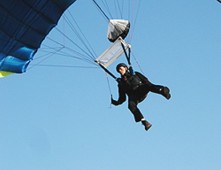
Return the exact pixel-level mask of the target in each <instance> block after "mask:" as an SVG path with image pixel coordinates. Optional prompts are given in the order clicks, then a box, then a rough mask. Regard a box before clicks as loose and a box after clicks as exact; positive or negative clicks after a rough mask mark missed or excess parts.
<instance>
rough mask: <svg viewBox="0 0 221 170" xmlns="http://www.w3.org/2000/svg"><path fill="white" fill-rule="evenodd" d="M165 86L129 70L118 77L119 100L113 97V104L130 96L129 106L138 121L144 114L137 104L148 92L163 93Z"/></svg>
mask: <svg viewBox="0 0 221 170" xmlns="http://www.w3.org/2000/svg"><path fill="white" fill-rule="evenodd" d="M163 88H164V86H161V85H155V84H152V83H151V82H150V81H149V80H148V79H147V78H146V77H145V76H144V75H142V74H141V73H139V72H135V73H134V74H133V75H132V74H130V72H129V71H128V72H127V73H126V74H125V75H123V76H122V77H121V78H119V79H118V91H119V98H118V100H113V99H112V104H114V105H120V104H122V103H123V102H125V101H126V95H127V96H128V108H129V110H130V111H131V112H132V113H133V115H134V119H135V121H136V122H139V121H141V119H143V118H144V117H143V115H142V113H141V112H140V110H139V109H138V107H137V105H138V103H140V102H141V101H143V100H144V99H145V97H146V96H147V94H148V92H149V91H151V92H154V93H158V94H162V95H163Z"/></svg>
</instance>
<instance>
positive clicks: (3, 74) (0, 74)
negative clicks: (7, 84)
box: [0, 71, 12, 78]
mask: <svg viewBox="0 0 221 170" xmlns="http://www.w3.org/2000/svg"><path fill="white" fill-rule="evenodd" d="M10 74H12V72H8V71H0V78H3V77H5V76H8V75H10Z"/></svg>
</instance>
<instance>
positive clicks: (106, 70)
mask: <svg viewBox="0 0 221 170" xmlns="http://www.w3.org/2000/svg"><path fill="white" fill-rule="evenodd" d="M95 62H96V63H97V64H98V65H99V66H100V67H101V68H102V69H103V70H104V71H105V72H106V73H107V74H109V75H110V76H111V77H112V78H114V79H115V80H117V77H116V76H115V75H114V74H113V73H111V72H110V71H109V70H108V69H107V68H105V67H104V66H103V65H102V64H100V63H99V62H98V61H96V60H95Z"/></svg>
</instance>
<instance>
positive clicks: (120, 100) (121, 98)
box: [111, 85, 126, 106]
mask: <svg viewBox="0 0 221 170" xmlns="http://www.w3.org/2000/svg"><path fill="white" fill-rule="evenodd" d="M118 93H119V98H118V100H114V99H113V98H112V99H111V103H112V104H113V105H115V106H117V105H120V104H122V103H123V102H125V100H126V94H125V92H124V90H123V89H122V87H121V86H120V85H118Z"/></svg>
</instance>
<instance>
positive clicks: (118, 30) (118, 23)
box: [107, 19, 130, 42]
mask: <svg viewBox="0 0 221 170" xmlns="http://www.w3.org/2000/svg"><path fill="white" fill-rule="evenodd" d="M129 29H130V22H129V21H127V20H117V19H112V20H110V21H109V24H108V31H107V37H108V39H109V40H110V41H111V42H115V41H116V40H117V39H118V37H122V38H123V39H124V38H125V37H126V36H127V34H128V32H129Z"/></svg>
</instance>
